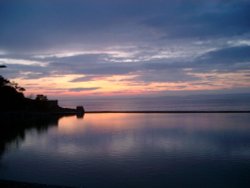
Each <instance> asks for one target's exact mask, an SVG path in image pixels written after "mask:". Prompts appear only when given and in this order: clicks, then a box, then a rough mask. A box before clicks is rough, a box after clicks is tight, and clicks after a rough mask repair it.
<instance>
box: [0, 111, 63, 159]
mask: <svg viewBox="0 0 250 188" xmlns="http://www.w3.org/2000/svg"><path fill="white" fill-rule="evenodd" d="M61 117H62V116H58V115H53V116H49V115H47V116H26V115H18V114H16V115H15V116H14V117H13V116H12V115H8V114H5V115H4V116H2V115H1V116H0V119H1V126H0V156H1V155H2V154H4V152H5V151H6V150H7V149H8V147H11V145H15V146H16V147H18V146H19V144H20V143H22V142H24V141H25V136H26V133H27V131H31V130H36V132H37V133H38V134H43V133H44V134H45V133H46V132H47V131H48V128H49V127H53V126H58V120H59V119H60V118H61Z"/></svg>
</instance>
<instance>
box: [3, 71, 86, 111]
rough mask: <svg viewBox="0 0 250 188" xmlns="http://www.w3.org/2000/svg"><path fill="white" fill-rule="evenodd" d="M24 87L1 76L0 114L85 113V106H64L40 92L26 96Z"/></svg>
mask: <svg viewBox="0 0 250 188" xmlns="http://www.w3.org/2000/svg"><path fill="white" fill-rule="evenodd" d="M23 91H25V89H24V88H22V87H20V86H19V85H18V84H17V83H15V82H11V81H9V80H7V79H6V78H4V77H2V76H0V104H1V105H0V114H13V113H14V114H17V113H18V114H20V113H21V114H27V115H31V114H32V115H46V114H57V115H69V114H79V115H81V114H83V113H84V108H83V107H81V106H78V107H77V108H75V109H72V108H63V107H60V106H59V105H58V101H57V100H48V98H47V96H45V95H43V94H38V95H37V96H36V97H35V99H31V98H27V97H25V96H24V94H23Z"/></svg>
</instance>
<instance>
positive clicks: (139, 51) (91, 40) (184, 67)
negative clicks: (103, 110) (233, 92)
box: [0, 0, 250, 92]
mask: <svg viewBox="0 0 250 188" xmlns="http://www.w3.org/2000/svg"><path fill="white" fill-rule="evenodd" d="M249 20H250V2H249V1H244V0H229V1H227V2H225V1H223V0H216V1H215V0H212V1H194V0H188V1H187V0H179V1H162V0H147V1H144V2H142V1H140V0H133V1H132V0H102V1H99V0H86V1H80V0H72V1H70V3H69V2H68V1H67V0H60V1H59V0H55V1H52V2H51V1H49V0H44V1H36V2H34V1H32V0H23V1H22V2H20V1H18V0H12V1H7V0H3V1H1V2H0V28H1V29H0V64H6V65H7V69H1V74H3V75H4V76H7V77H8V78H22V79H25V80H32V79H37V78H48V79H50V78H52V79H53V78H54V77H57V76H59V77H61V78H63V77H64V76H65V77H67V75H74V76H72V79H70V80H67V82H70V84H73V85H74V87H75V91H83V90H84V88H82V87H78V85H77V84H81V82H85V83H87V82H89V81H90V82H92V83H93V82H94V83H97V81H98V80H100V81H103V80H105V81H110V80H108V79H107V78H108V77H112V76H118V77H119V76H120V77H122V76H130V77H128V78H124V79H117V80H118V81H117V82H119V84H121V83H122V84H127V85H126V86H127V87H129V86H131V85H133V86H138V87H139V86H140V85H141V87H146V86H148V85H150V84H153V83H155V84H157V83H159V84H160V86H161V85H162V84H164V83H166V84H167V83H176V84H178V83H182V82H185V83H189V85H192V86H194V85H195V83H196V84H197V85H201V84H199V83H203V84H205V85H207V86H214V85H216V83H215V82H216V81H219V80H220V79H221V77H220V76H221V75H223V76H226V75H227V73H229V74H230V75H235V74H241V76H239V75H238V76H239V77H238V78H239V80H238V82H239V83H243V82H246V81H247V78H246V77H248V78H249V76H247V74H248V73H247V72H248V71H249V70H250V55H249V54H250V53H249V52H250V43H249V37H250V24H249ZM242 71H243V72H244V76H242V74H243V73H242ZM201 74H206V77H205V76H202V75H201ZM214 74H216V75H214ZM209 76H211V77H210V78H209ZM227 78H228V77H227ZM226 82H227V81H226V80H225V79H224V80H223V83H221V85H223V84H225V83H226ZM225 85H226V84H225ZM231 85H235V83H234V84H231ZM239 85H244V84H239ZM91 86H92V85H91ZM119 86H120V88H123V89H124V88H125V86H124V85H123V86H121V85H119ZM100 87H102V86H100ZM164 87H165V86H164ZM179 87H180V89H181V88H183V89H185V88H186V87H187V85H185V86H179ZM93 88H94V89H97V88H99V85H95V86H94V87H93ZM218 88H219V87H218ZM85 89H87V90H88V89H90V90H92V89H91V88H85ZM73 90H74V89H73ZM73 90H72V91H73ZM124 90H125V89H124ZM127 90H129V89H127ZM141 90H143V89H141ZM114 92H119V91H114Z"/></svg>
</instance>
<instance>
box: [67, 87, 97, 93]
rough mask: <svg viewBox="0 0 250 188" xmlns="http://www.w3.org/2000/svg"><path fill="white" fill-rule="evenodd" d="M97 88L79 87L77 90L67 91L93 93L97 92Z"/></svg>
mask: <svg viewBox="0 0 250 188" xmlns="http://www.w3.org/2000/svg"><path fill="white" fill-rule="evenodd" d="M98 89H100V88H99V87H79V88H70V89H69V91H74V92H81V91H93V90H98Z"/></svg>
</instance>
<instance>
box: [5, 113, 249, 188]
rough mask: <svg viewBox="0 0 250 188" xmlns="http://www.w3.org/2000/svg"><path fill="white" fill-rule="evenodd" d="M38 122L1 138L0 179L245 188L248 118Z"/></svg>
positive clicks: (106, 117)
mask: <svg viewBox="0 0 250 188" xmlns="http://www.w3.org/2000/svg"><path fill="white" fill-rule="evenodd" d="M41 122H42V121H41V120H39V121H37V122H34V121H33V123H35V124H36V123H37V125H38V127H39V128H38V127H37V126H35V125H33V126H30V127H29V128H27V129H24V130H21V132H19V133H18V131H17V134H16V137H13V135H12V139H9V138H8V139H6V143H5V145H4V147H3V146H1V148H2V149H3V148H4V149H3V151H2V154H1V157H0V179H8V180H18V181H27V182H37V183H47V184H59V185H71V186H84V187H87V188H88V187H90V188H91V187H111V188H112V187H119V188H120V187H126V188H128V187H164V188H165V187H213V188H214V187H227V188H228V187H250V181H249V180H250V115H249V114H86V115H85V117H84V119H77V118H76V117H74V116H71V117H63V118H60V119H58V120H49V121H47V120H46V121H43V123H41ZM35 127H36V128H35Z"/></svg>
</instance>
